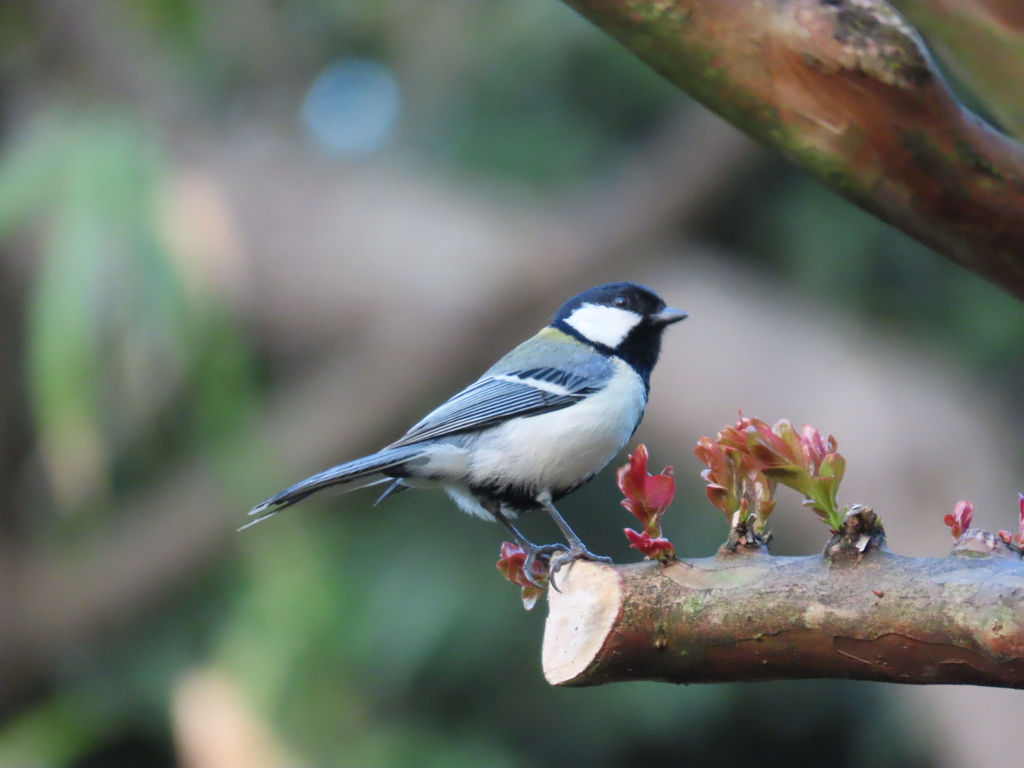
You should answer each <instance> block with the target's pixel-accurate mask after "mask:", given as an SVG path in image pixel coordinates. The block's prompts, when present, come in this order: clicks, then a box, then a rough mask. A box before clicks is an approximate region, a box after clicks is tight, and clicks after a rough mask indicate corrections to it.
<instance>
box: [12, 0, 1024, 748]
mask: <svg viewBox="0 0 1024 768" xmlns="http://www.w3.org/2000/svg"><path fill="white" fill-rule="evenodd" d="M611 279H632V280H639V281H643V282H646V283H648V284H650V285H651V286H652V287H654V288H655V289H656V290H657V291H658V292H659V293H660V294H661V295H662V296H664V297H665V298H666V300H668V302H669V303H670V304H673V305H676V306H681V307H683V308H685V309H687V310H689V311H690V313H691V318H690V319H689V320H688V321H687V322H686V323H684V324H682V325H680V326H677V327H674V328H673V329H672V330H671V331H670V333H669V334H668V336H667V343H666V345H665V350H664V353H663V358H662V360H663V362H662V363H661V365H660V367H659V369H658V370H657V371H656V372H655V376H654V381H653V392H652V402H651V406H650V408H649V409H648V414H647V418H646V420H645V422H644V424H643V426H642V427H641V429H640V432H639V433H638V434H637V436H636V441H643V442H646V443H647V444H648V446H649V447H650V449H651V454H652V463H653V464H655V465H657V466H658V467H660V466H662V465H664V464H672V465H674V466H675V468H676V471H677V477H678V478H679V480H680V490H679V494H678V496H677V502H676V505H675V507H674V508H673V509H672V510H670V511H669V514H668V516H667V517H666V520H665V527H666V531H667V533H668V535H669V536H670V537H671V538H672V540H673V541H674V542H675V543H676V545H677V548H678V549H679V550H680V551H681V554H683V555H684V556H704V555H710V554H712V553H713V552H714V550H715V549H716V547H717V546H718V545H719V543H721V541H722V540H724V537H725V534H726V530H727V526H726V523H725V520H724V519H721V518H720V516H719V513H717V512H716V511H715V510H714V509H713V508H712V507H711V506H710V505H709V504H708V503H707V502H706V501H705V499H704V497H703V490H702V483H701V481H700V480H699V477H698V474H699V470H700V468H701V467H700V465H699V464H698V462H697V460H696V459H695V458H694V457H693V455H692V448H693V445H694V444H695V442H696V440H697V438H698V437H699V436H700V435H703V434H707V435H714V434H715V432H716V431H717V430H718V429H719V428H720V427H722V426H723V425H725V424H726V423H729V422H731V421H732V420H733V419H734V418H735V416H736V412H737V410H738V409H741V408H742V409H743V411H744V413H746V414H747V415H752V416H758V417H761V418H764V419H766V420H770V421H774V420H776V419H779V418H783V417H785V418H789V419H791V420H793V421H794V422H797V423H804V422H807V423H811V424H813V425H814V426H816V427H818V428H819V429H821V430H822V431H823V432H832V433H833V434H835V435H836V437H837V438H838V440H839V445H840V450H841V451H842V452H843V453H844V455H845V456H846V457H847V459H848V462H849V470H848V473H847V480H846V483H845V485H844V500H845V501H847V502H852V501H858V502H862V503H866V504H869V505H871V506H873V507H874V508H875V510H876V511H878V512H879V513H880V514H881V515H882V516H883V518H884V519H885V521H886V527H887V530H888V532H889V541H890V545H891V547H892V548H893V549H894V550H895V551H897V552H901V553H904V554H908V555H930V556H944V555H945V554H946V553H947V552H948V550H949V547H950V545H951V544H952V540H951V538H950V536H949V532H948V529H947V528H946V527H945V526H944V525H943V524H942V516H943V515H944V514H945V513H947V512H951V511H952V509H953V506H954V504H955V502H956V501H957V500H959V499H961V498H967V499H971V500H973V501H974V503H975V505H976V515H977V518H976V519H977V521H978V523H979V524H980V525H981V526H982V527H986V528H990V529H993V530H994V529H997V528H1000V527H1002V528H1009V529H1012V528H1014V526H1015V521H1016V511H1015V510H1016V496H1015V495H1014V494H1015V493H1016V492H1017V491H1018V490H1024V482H1022V481H1021V480H1020V469H1021V465H1022V461H1024V453H1022V447H1024V439H1022V436H1021V431H1020V430H1019V429H1015V428H1014V427H1013V426H1011V425H1014V424H1018V423H1020V419H1021V416H1022V415H1024V414H1022V412H1021V411H1022V408H1021V405H1020V403H1021V402H1022V396H1024V383H1022V381H1024V379H1022V375H1021V374H1022V373H1024V365H1022V360H1021V351H1022V348H1024V308H1022V307H1021V305H1020V304H1018V303H1017V302H1015V301H1014V300H1012V299H1010V298H1009V297H1008V296H1006V295H1004V294H1002V293H1000V292H999V291H998V290H996V289H995V288H993V287H991V286H989V285H987V284H986V283H984V282H983V281H981V280H980V279H978V278H976V277H974V276H973V275H970V274H967V273H965V272H963V271H962V270H959V269H957V268H955V267H954V266H952V265H951V264H949V263H947V262H946V261H945V260H943V259H941V258H940V257H938V256H936V255H934V254H932V253H931V252H929V251H927V250H926V249H925V248H923V247H922V246H919V245H917V244H916V243H914V242H912V241H910V240H909V239H907V238H906V237H904V236H902V235H900V234H899V233H898V232H896V231H894V230H893V229H891V228H889V227H887V226H885V225H883V224H881V223H880V222H878V221H876V220H874V219H872V218H871V217H870V216H868V215H867V214H865V213H862V212H861V211H859V210H858V209H855V208H853V207H852V206H850V205H848V204H847V203H845V202H843V201H842V200H840V199H839V198H837V197H836V196H835V195H833V194H832V193H830V192H828V191H827V190H825V189H824V188H823V187H821V186H819V185H818V184H817V183H816V182H814V181H812V180H810V179H809V178H807V177H806V176H804V175H803V174H802V173H800V172H798V171H796V170H794V169H793V168H792V167H790V166H789V165H788V164H787V163H786V162H785V161H783V160H782V159H780V158H778V157H775V156H773V155H771V154H768V153H767V152H765V151H763V150H761V149H759V148H758V147H757V146H756V145H754V144H753V143H752V142H750V141H749V140H748V139H746V138H745V137H744V136H743V135H741V134H739V133H738V132H737V131H736V130H734V129H732V128H731V127H729V126H728V125H727V124H725V123H723V122H721V121H720V120H718V119H717V118H716V117H714V116H712V115H710V114H709V113H707V112H706V111H704V110H703V108H701V107H699V106H697V105H695V104H694V103H692V102H691V101H689V100H688V99H687V98H686V97H684V96H683V95H681V94H680V93H678V92H677V91H676V90H674V89H673V88H672V87H671V86H669V85H668V84H667V83H665V82H663V81H662V80H661V79H660V78H659V77H658V76H656V75H655V74H653V73H652V72H650V71H648V70H647V69H646V68H645V67H644V66H643V65H642V64H640V63H639V62H638V61H636V60H635V59H634V58H633V57H632V56H631V55H630V54H628V53H627V52H626V51H624V50H623V49H621V48H619V47H618V46H617V45H616V44H615V43H613V42H612V41H611V40H610V39H608V38H607V37H605V36H604V35H603V34H602V33H600V32H598V31H597V30H596V29H594V28H592V27H590V26H589V25H588V24H587V23H586V22H584V21H583V20H582V19H580V18H578V17H576V16H575V15H574V14H573V13H572V12H571V11H569V10H568V9H566V8H565V7H563V6H561V5H560V4H559V3H558V2H556V0H490V1H489V2H487V3H481V2H473V0H421V1H420V2H417V3H407V2H398V1H397V0H378V1H377V2H369V1H367V0H364V1H361V2H357V1H356V0H280V1H279V2H273V3H271V2H267V0H248V1H247V2H241V0H205V1H204V2H199V0H135V1H134V2H127V1H126V0H94V1H93V2H89V3H80V2H74V1H73V0H35V2H31V3H27V2H5V3H0V765H2V766H12V767H18V768H22V767H26V766H75V767H78V768H84V767H85V766H105V767H112V768H116V767H117V766H139V765H146V766H153V767H154V768H160V767H161V766H182V767H184V768H211V767H215V768H233V767H235V766H237V767H238V768H261V767H267V768H270V767H272V766H285V765H290V766H302V765H338V766H565V765H589V766H639V765H650V764H653V763H654V762H657V763H659V764H662V765H680V766H722V767H725V768H731V767H732V766H737V767H740V766H751V767H753V766H790V767H796V766H817V765H821V764H822V761H823V760H824V759H825V758H823V755H827V756H828V757H827V763H828V764H829V765H831V766H837V767H840V768H842V767H845V766H849V767H850V768H854V767H856V766H883V767H884V766H892V767H893V768H896V767H897V766H898V767H900V768H904V767H906V768H911V767H913V768H925V767H926V766H937V767H938V766H950V767H953V766H970V767H973V768H987V767H988V766H1002V765H1007V766H1009V765H1016V764H1017V763H1016V757H1015V755H1014V751H1013V750H1012V749H1009V748H1007V749H1005V750H1004V749H995V748H994V745H996V744H998V743H1000V742H1002V741H1004V740H1005V741H1008V740H1009V739H1010V738H1011V735H1012V734H1013V733H1015V732H1017V730H1018V728H1019V723H1020V722H1021V719H1022V717H1024V695H1022V694H1018V693H1017V692H1013V691H990V690H983V689H968V688H953V687H937V688H915V689H903V688H898V687H895V686H891V687H885V686H882V685H874V684H866V683H847V682H841V681H806V682H795V683H786V684H752V685H724V686H695V687H687V688H674V687H669V686H666V685H657V684H639V683H638V684H628V685H616V686H609V687H605V688H598V689H585V690H558V689H552V688H550V687H548V686H547V684H546V683H545V682H544V680H543V677H542V675H541V670H540V639H541V633H542V629H543V620H544V613H545V611H544V608H543V605H542V606H540V607H539V608H538V609H537V610H536V611H534V612H533V613H529V614H527V613H524V611H523V610H522V607H521V605H520V601H519V598H518V593H517V590H516V588H514V587H513V586H511V585H509V584H508V583H507V582H505V581H504V580H503V579H502V578H501V577H500V575H499V574H498V572H497V571H496V570H495V568H494V562H495V560H496V559H497V556H498V549H499V545H500V542H501V541H502V539H503V535H502V534H503V532H502V530H501V529H499V528H498V527H497V526H489V525H486V524H484V523H482V522H480V521H478V520H474V519H470V518H468V517H466V516H464V515H462V514H460V513H458V512H457V511H456V510H455V508H454V506H453V505H452V504H451V503H450V502H449V501H448V500H447V499H446V498H445V497H444V496H443V495H442V494H440V493H427V492H423V493H410V494H403V495H401V496H399V497H396V498H394V499H391V500H389V501H388V502H387V503H386V504H384V505H382V506H381V507H379V508H375V509H374V508H372V507H371V503H372V501H373V499H374V498H375V497H374V492H373V490H372V489H370V490H367V491H363V492H358V493H354V494H352V495H350V496H346V497H342V498H329V499H325V500H319V499H318V500H316V501H314V502H310V503H308V504H305V505H303V506H302V507H300V508H298V509H296V510H294V511H290V512H288V514H286V515H281V516H279V517H276V518H274V519H273V520H271V521H269V522H266V523H264V524H262V525H259V526H257V527H256V528H253V529H251V530H248V531H246V532H244V533H242V534H239V533H236V531H235V529H236V528H237V527H238V526H239V525H240V524H241V523H243V522H244V521H245V512H246V510H247V509H248V508H249V507H250V506H252V505H253V504H254V503H256V502H258V501H260V500H262V499H263V498H265V497H266V496H268V495H270V494H271V493H273V492H276V491H277V490H279V489H280V488H282V487H284V486H285V485H287V484H290V483H292V482H294V481H296V480H299V479H301V478H303V477H305V476H307V475H309V474H312V473H313V472H316V471H319V470H321V469H323V468H325V467H328V466H330V465H332V464H334V463H337V462H339V461H342V460H345V459H348V458H352V457H354V456H356V455H358V454H360V453H361V452H366V451H370V450H373V449H376V448H377V447H379V446H380V445H381V444H382V443H385V442H387V441H390V440H391V439H394V438H395V437H397V436H398V435H399V434H401V433H402V432H403V431H404V430H405V429H406V428H407V427H408V426H409V425H410V424H411V423H413V422H414V421H416V420H417V419H418V418H419V417H420V416H421V415H422V413H424V412H425V411H426V410H428V409H429V408H430V407H432V406H433V405H436V404H437V403H438V402H439V401H440V400H441V399H443V398H444V397H446V396H447V395H448V394H450V393H451V392H453V391H454V390H455V389H456V388H458V387H461V386H463V385H465V384H466V383H468V382H470V381H472V380H473V379H474V378H476V377H477V376H478V375H479V374H480V373H481V372H482V371H483V370H484V369H485V368H487V367H488V366H489V365H490V363H491V362H492V361H493V359H495V358H496V357H497V356H498V355H499V354H501V353H502V352H504V351H505V350H506V349H507V348H509V347H510V346H512V345H513V344H515V343H516V342H518V341H520V340H521V339H523V338H525V337H526V336H528V335H530V334H532V333H533V332H534V331H536V330H537V329H538V328H539V327H540V326H542V325H544V324H545V323H546V322H547V320H548V318H549V317H550V315H551V313H552V312H553V311H554V310H555V309H556V308H557V306H558V305H559V304H560V303H561V302H562V300H564V299H565V298H566V297H568V296H569V295H571V294H573V293H575V292H577V291H579V290H582V289H583V288H586V287H589V286H591V285H594V284H597V283H600V282H604V281H606V280H611ZM634 444H635V442H634V443H631V444H630V446H629V447H630V448H632V446H633V445H634ZM616 463H620V462H616ZM617 500H618V494H617V491H616V490H615V487H614V478H613V474H612V471H611V470H606V471H605V472H604V473H602V474H601V475H600V476H599V477H598V478H597V479H596V480H594V482H592V483H591V484H590V485H589V486H587V487H586V488H585V489H584V490H581V491H580V492H578V493H576V494H574V495H573V496H572V497H570V498H569V499H567V500H566V501H565V502H564V504H563V507H562V509H563V512H564V513H565V515H566V517H567V518H568V519H569V521H570V523H571V524H573V525H574V527H575V528H576V529H577V531H579V533H580V534H581V536H582V537H583V539H584V540H585V541H586V542H587V543H588V546H590V548H591V549H593V550H594V551H597V552H601V553H605V554H610V555H612V556H613V557H614V558H615V559H616V560H620V561H629V560H633V559H636V557H637V555H636V553H635V552H634V551H632V550H629V549H628V548H627V543H626V541H625V539H624V538H623V537H622V534H621V529H622V528H623V527H624V526H626V525H628V524H629V522H630V519H629V517H628V515H627V514H626V513H625V512H624V510H622V509H621V508H620V507H619V505H618V501H617ZM773 519H774V527H775V534H776V538H775V540H774V542H773V551H774V552H776V553H778V554H812V553H815V552H818V551H820V548H821V547H822V545H823V543H824V541H825V539H826V531H825V529H824V527H823V526H821V524H820V523H818V522H817V521H816V520H815V519H814V517H813V515H811V514H810V513H809V512H807V511H806V510H803V509H801V508H800V506H799V500H798V499H797V498H796V497H795V496H784V497H783V499H782V502H781V503H780V505H779V509H778V511H777V512H776V513H775V515H774V518H773ZM524 525H525V528H526V533H527V535H528V536H530V537H531V538H533V539H535V540H544V541H548V540H555V538H556V536H555V532H554V530H553V529H552V526H551V525H550V524H549V522H548V521H546V520H544V519H539V518H538V519H528V520H526V521H525V523H524ZM1011 743H1012V742H1011ZM979 744H987V745H990V746H989V747H988V748H986V749H984V750H979V749H978V745H979Z"/></svg>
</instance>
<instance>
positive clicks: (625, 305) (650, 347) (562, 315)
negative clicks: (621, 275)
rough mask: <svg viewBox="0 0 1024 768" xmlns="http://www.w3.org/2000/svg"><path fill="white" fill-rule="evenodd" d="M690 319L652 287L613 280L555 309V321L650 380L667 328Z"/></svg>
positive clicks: (558, 325)
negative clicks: (665, 300) (618, 358)
mask: <svg viewBox="0 0 1024 768" xmlns="http://www.w3.org/2000/svg"><path fill="white" fill-rule="evenodd" d="M685 317H686V313H685V312H682V311H681V310H678V309H671V308H669V307H666V306H665V302H664V301H662V300H661V298H660V297H659V296H658V294H656V293H655V292H654V291H652V290H651V289H650V288H647V287H646V286H643V285H638V284H637V283H607V284H605V285H599V286H597V287H596V288H591V289H590V290H587V291H584V292H583V293H580V294H577V295H576V296H573V297H572V298H571V299H569V300H568V301H567V302H565V304H563V305H562V307H561V308H560V309H559V310H558V312H556V313H555V317H554V320H552V322H551V325H552V326H554V327H555V328H558V329H559V330H561V331H564V332H565V333H568V334H569V335H570V336H573V337H575V338H577V339H579V340H580V341H583V342H585V343H587V344H590V345H591V346H593V347H596V348H597V349H599V350H601V351H603V352H606V353H609V354H613V355H616V356H618V357H621V358H622V359H623V360H624V361H625V362H627V363H629V364H630V365H631V366H633V368H634V369H635V370H636V372H637V373H639V374H640V376H641V378H643V380H644V383H648V381H649V379H650V375H651V370H652V369H653V368H654V364H655V363H656V362H658V354H659V353H660V352H661V333H662V331H664V330H665V327H666V326H667V325H670V324H671V323H675V322H678V321H679V320H682V319H684V318H685Z"/></svg>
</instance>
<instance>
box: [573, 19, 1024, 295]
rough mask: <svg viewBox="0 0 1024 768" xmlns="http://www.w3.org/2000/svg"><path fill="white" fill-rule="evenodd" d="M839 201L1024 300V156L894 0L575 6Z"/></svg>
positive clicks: (1023, 152)
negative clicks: (957, 89)
mask: <svg viewBox="0 0 1024 768" xmlns="http://www.w3.org/2000/svg"><path fill="white" fill-rule="evenodd" d="M566 2H567V3H568V4H569V5H571V6H572V7H573V8H575V9H576V10H578V11H579V12H580V13H582V14H583V15H584V16H586V17H587V18H589V19H590V20H591V21H593V22H594V23H596V24H597V25H598V26H599V27H601V28H602V29H603V30H605V31H606V32H608V33H609V34H610V35H612V36H613V37H615V38H616V39H617V40H619V41H620V42H621V43H622V44H623V45H625V46H626V47H627V48H628V49H629V50H631V51H632V52H633V53H635V54H636V55H637V56H639V57H640V58H641V59H643V60H644V61H645V62H647V63H648V64H649V65H651V66H652V67H653V68H654V69H655V70H657V71H658V72H660V73H661V74H662V75H664V76H665V77H666V78H668V79H669V80H670V81H671V82H673V83H675V84H676V85H677V86H679V87H680V88H681V89H682V90H684V91H686V92H687V93H689V94H690V95H692V96H694V97H695V98H696V99H698V100H699V101H701V102H702V103H703V104H705V105H706V106H707V107H709V108H710V109H712V110H714V111H715V112H717V113H718V114H720V115H722V116H723V117H725V118H726V119H727V120H729V121H730V122H732V123H734V124H736V125H737V126H739V127H740V128H742V129H743V130H745V131H746V132H747V133H749V134H750V135H752V136H753V137H754V138H756V139H758V140H759V141H761V142H762V143H764V144H766V145H767V146H769V147H771V148H773V149H776V150H778V151H780V152H782V153H783V154H784V155H786V156H787V157H789V158H790V159H791V160H793V161H794V162H796V163H797V164H798V165H800V166H802V167H803V168H804V169H805V170H807V171H809V172H810V173H812V174H813V175H815V176H817V177H818V178H819V179H821V180H822V181H824V182H825V183H827V184H828V185H829V186H831V187H832V188H833V189H835V190H836V191H837V192H839V193H840V194H842V195H843V196H845V197H846V198H848V199H850V200H851V201H853V202H854V203H856V204H858V205H860V206H862V207H863V208H865V209H867V210H868V211H870V212H871V213H874V214H875V215H876V216H878V217H880V218H882V219H883V220H885V221H887V222H889V223H891V224H893V225H895V226H897V227H899V228H900V229H902V230H903V231H904V232H906V233H907V234H909V235H911V236H912V237H914V238H916V239H918V240H920V241H921V242H923V243H925V244H926V245H929V246H931V247H932V248H934V249H935V250H937V251H938V252H940V253H942V254H944V255H945V256H947V257H949V258H950V259H952V260H953V261H955V262H957V263H958V264H960V265H962V266H964V267H966V268H967V269H970V270H973V271H974V272H977V273H978V274H980V275H983V276H984V277H986V278H988V279H989V280H991V281H992V282H994V283H995V284H997V285H999V286H1000V287H1002V288H1003V289H1004V290H1006V291H1008V292H1009V293H1011V294H1014V295H1015V296H1017V297H1019V298H1024V147H1022V146H1021V145H1020V144H1018V143H1017V142H1016V141H1014V140H1013V139H1010V138H1008V137H1007V136H1004V135H1003V134H1001V133H999V132H998V131H996V130H994V129H992V128H990V127H989V126H988V125H986V124H984V123H983V122H982V121H981V120H979V119H978V118H976V117H975V116H974V115H972V114H971V113H970V112H968V111H967V110H966V109H964V108H963V107H962V106H961V104H960V103H959V102H958V101H957V100H956V99H955V98H954V97H953V95H952V94H951V92H950V91H949V88H948V87H947V85H946V83H945V82H944V81H943V79H942V77H941V75H940V74H939V72H938V70H937V68H936V66H935V63H934V61H933V60H932V58H931V56H930V55H929V53H928V51H927V50H926V48H925V46H924V43H923V42H922V41H921V38H920V37H919V36H918V34H917V33H916V31H915V30H914V28H913V27H912V26H911V25H910V24H909V23H908V22H907V21H906V20H905V19H904V18H903V17H901V16H900V15H899V13H898V12H897V11H896V10H895V9H894V8H893V7H892V6H890V5H889V4H888V3H886V2H884V0H785V1H778V2H761V1H760V0H566Z"/></svg>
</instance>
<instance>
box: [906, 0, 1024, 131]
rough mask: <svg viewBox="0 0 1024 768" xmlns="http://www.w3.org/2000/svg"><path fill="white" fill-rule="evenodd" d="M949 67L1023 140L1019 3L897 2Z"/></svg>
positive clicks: (1023, 42) (1023, 28) (1023, 43)
mask: <svg viewBox="0 0 1024 768" xmlns="http://www.w3.org/2000/svg"><path fill="white" fill-rule="evenodd" d="M892 3H893V5H895V6H896V7H897V8H899V9H900V10H901V11H902V12H903V13H905V14H906V15H907V18H908V19H910V21H911V22H913V23H914V24H915V25H917V28H918V29H920V30H921V31H922V32H923V33H924V35H925V37H927V38H928V41H929V42H930V43H931V45H932V48H934V50H935V52H936V53H937V54H938V56H939V58H940V59H941V60H942V62H943V63H944V64H946V66H948V67H950V69H952V70H953V71H954V72H955V73H956V74H957V76H958V77H959V78H960V79H961V80H962V81H964V82H965V83H967V84H968V85H970V87H971V89H972V90H973V91H974V93H975V95H977V96H978V97H979V98H980V99H981V100H982V101H983V102H984V103H985V106H986V107H988V109H990V110H991V111H992V114H993V115H995V116H996V117H997V118H998V119H999V120H1000V121H1001V122H1002V124H1003V126H1004V127H1005V128H1006V129H1007V130H1008V131H1010V132H1012V133H1013V134H1014V136H1016V137H1017V138H1018V139H1020V138H1022V137H1024V89H1022V88H1021V87H1020V84H1021V82H1024V6H1022V5H1021V3H1020V2H1018V0H892Z"/></svg>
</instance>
